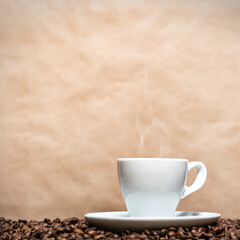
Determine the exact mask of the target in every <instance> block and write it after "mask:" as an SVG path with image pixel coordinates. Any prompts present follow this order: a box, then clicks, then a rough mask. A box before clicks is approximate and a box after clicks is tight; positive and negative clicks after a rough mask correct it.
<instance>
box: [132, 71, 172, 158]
mask: <svg viewBox="0 0 240 240" xmlns="http://www.w3.org/2000/svg"><path fill="white" fill-rule="evenodd" d="M136 127H137V133H138V136H139V145H138V157H165V156H168V155H169V153H170V151H171V141H170V135H169V131H168V129H167V127H166V125H165V123H164V122H162V121H161V120H159V118H156V117H154V116H153V112H152V100H151V95H150V90H149V78H148V71H147V68H146V67H145V71H144V92H143V98H142V101H141V103H140V107H139V110H138V112H137V116H136Z"/></svg>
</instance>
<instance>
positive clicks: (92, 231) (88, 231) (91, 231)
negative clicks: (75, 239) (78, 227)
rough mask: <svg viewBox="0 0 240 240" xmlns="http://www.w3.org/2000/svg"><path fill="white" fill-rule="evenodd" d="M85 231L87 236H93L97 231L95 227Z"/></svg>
mask: <svg viewBox="0 0 240 240" xmlns="http://www.w3.org/2000/svg"><path fill="white" fill-rule="evenodd" d="M86 233H87V234H88V235H89V236H94V235H96V234H97V231H96V230H95V229H88V230H86Z"/></svg>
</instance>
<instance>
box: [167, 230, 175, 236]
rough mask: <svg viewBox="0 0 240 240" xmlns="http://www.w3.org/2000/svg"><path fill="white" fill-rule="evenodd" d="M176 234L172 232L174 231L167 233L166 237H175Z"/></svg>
mask: <svg viewBox="0 0 240 240" xmlns="http://www.w3.org/2000/svg"><path fill="white" fill-rule="evenodd" d="M176 235H177V234H176V232H174V231H169V232H168V236H169V237H175V236H176Z"/></svg>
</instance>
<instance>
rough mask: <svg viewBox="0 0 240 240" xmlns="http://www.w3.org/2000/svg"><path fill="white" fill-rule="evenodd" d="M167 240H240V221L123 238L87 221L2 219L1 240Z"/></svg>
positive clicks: (179, 228)
mask: <svg viewBox="0 0 240 240" xmlns="http://www.w3.org/2000/svg"><path fill="white" fill-rule="evenodd" d="M18 239H21V240H28V239H29V240H35V239H42V240H67V239H69V240H77V239H89V240H90V239H92V240H104V239H105V240H116V239H120V240H131V239H139V240H141V239H142V240H147V239H153V240H155V239H156V240H158V239H159V240H164V239H172V240H173V239H175V240H177V239H186V240H188V239H193V240H194V239H210V240H213V239H221V240H223V239H240V219H234V220H231V219H220V220H219V221H218V222H217V223H216V224H215V225H209V226H205V227H190V228H182V227H169V228H165V229H158V230H153V231H150V230H147V229H146V230H145V231H144V232H142V233H135V232H131V231H128V230H126V231H125V232H123V233H121V234H117V233H113V232H110V231H104V230H101V229H97V228H95V227H94V226H90V225H89V223H88V222H86V220H85V219H78V218H75V217H73V218H68V219H64V220H62V221H61V220H60V219H59V218H56V219H54V220H53V221H51V220H50V219H48V218H45V219H44V221H33V220H31V221H26V220H22V219H19V220H18V221H13V220H10V219H5V218H3V217H0V240H18Z"/></svg>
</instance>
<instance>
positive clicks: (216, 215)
mask: <svg viewBox="0 0 240 240" xmlns="http://www.w3.org/2000/svg"><path fill="white" fill-rule="evenodd" d="M176 212H177V213H201V214H205V215H200V216H199V215H198V216H183V217H177V216H172V217H130V216H114V215H110V216H107V215H106V214H120V213H122V214H128V212H127V211H111V212H93V213H86V214H85V215H84V217H85V218H94V219H107V220H113V221H114V220H117V221H119V220H124V221H146V220H151V221H154V220H156V221H159V220H167V221H182V220H190V219H206V218H220V217H221V214H220V213H215V212H192V211H176Z"/></svg>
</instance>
